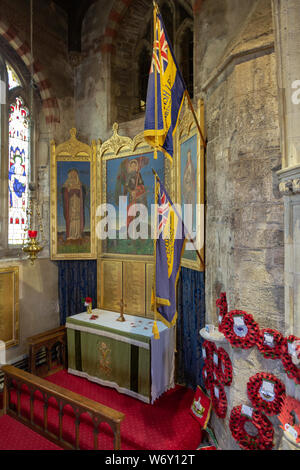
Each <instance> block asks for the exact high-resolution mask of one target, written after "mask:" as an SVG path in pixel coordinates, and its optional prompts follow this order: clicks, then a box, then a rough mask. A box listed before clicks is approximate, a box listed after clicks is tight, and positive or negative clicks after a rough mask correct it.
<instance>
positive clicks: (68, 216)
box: [62, 168, 85, 240]
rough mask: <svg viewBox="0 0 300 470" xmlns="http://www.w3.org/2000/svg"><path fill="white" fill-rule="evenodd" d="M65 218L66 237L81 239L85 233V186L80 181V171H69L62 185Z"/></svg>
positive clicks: (68, 238)
mask: <svg viewBox="0 0 300 470" xmlns="http://www.w3.org/2000/svg"><path fill="white" fill-rule="evenodd" d="M62 196H63V209H64V218H65V221H66V239H67V240H79V239H81V238H83V234H84V225H85V217H84V200H85V188H84V186H83V184H82V183H81V181H80V178H79V174H78V171H77V170H76V169H75V168H74V169H71V170H69V171H68V177H67V179H66V181H65V183H64V184H63V186H62Z"/></svg>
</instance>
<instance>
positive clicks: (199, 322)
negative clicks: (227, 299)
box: [177, 268, 205, 389]
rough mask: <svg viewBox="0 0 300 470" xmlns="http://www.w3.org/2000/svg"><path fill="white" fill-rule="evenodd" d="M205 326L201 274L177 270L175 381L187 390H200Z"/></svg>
mask: <svg viewBox="0 0 300 470" xmlns="http://www.w3.org/2000/svg"><path fill="white" fill-rule="evenodd" d="M204 326H205V292H204V273H203V272H199V271H194V270H192V269H187V268H181V272H180V277H179V281H178V321H177V351H178V352H177V382H178V383H180V384H184V385H186V386H187V387H189V388H193V389H196V387H197V385H201V386H202V387H204V384H203V379H202V374H201V372H202V367H203V365H204V360H203V359H202V343H203V339H202V337H201V336H200V334H199V330H200V329H201V328H203V327H204Z"/></svg>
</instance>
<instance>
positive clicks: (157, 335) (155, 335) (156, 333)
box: [152, 320, 160, 339]
mask: <svg viewBox="0 0 300 470" xmlns="http://www.w3.org/2000/svg"><path fill="white" fill-rule="evenodd" d="M152 333H153V334H154V339H159V338H160V336H159V331H158V326H157V323H156V320H154V323H153V328H152Z"/></svg>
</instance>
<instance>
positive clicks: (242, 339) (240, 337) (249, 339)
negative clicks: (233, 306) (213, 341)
mask: <svg viewBox="0 0 300 470" xmlns="http://www.w3.org/2000/svg"><path fill="white" fill-rule="evenodd" d="M222 333H223V334H224V336H225V337H226V339H227V340H228V341H229V342H230V344H231V345H232V346H233V347H235V348H243V349H249V348H252V347H253V346H255V344H256V342H257V337H258V333H259V327H258V324H257V323H256V321H255V320H254V319H253V317H252V315H250V314H249V313H247V312H244V311H243V310H231V312H228V313H227V315H226V316H225V318H224V320H223V323H222Z"/></svg>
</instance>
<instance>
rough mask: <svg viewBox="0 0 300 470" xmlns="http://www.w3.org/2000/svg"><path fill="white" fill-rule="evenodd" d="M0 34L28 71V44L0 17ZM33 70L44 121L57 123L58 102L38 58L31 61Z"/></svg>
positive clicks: (29, 61) (29, 59) (58, 119)
mask: <svg viewBox="0 0 300 470" xmlns="http://www.w3.org/2000/svg"><path fill="white" fill-rule="evenodd" d="M0 36H1V37H3V38H4V39H5V41H6V42H7V43H8V44H9V46H10V47H12V48H13V49H14V50H15V51H16V53H17V54H18V55H19V57H20V58H21V59H22V61H23V63H24V64H25V66H26V67H27V69H28V70H29V71H30V69H31V64H32V61H33V59H32V55H31V52H30V47H29V45H28V44H27V42H26V41H23V40H22V39H21V37H20V36H19V33H18V32H17V30H16V28H15V27H14V26H12V25H10V24H8V23H6V21H5V20H4V19H2V18H1V19H0ZM33 72H34V73H33V80H34V82H35V85H36V86H37V88H38V90H39V93H40V95H41V100H42V106H43V111H44V114H45V120H46V123H47V124H51V123H59V122H60V113H59V106H58V102H57V99H56V97H55V96H53V91H52V88H51V84H50V82H49V80H48V79H47V76H46V74H45V72H44V70H43V66H42V65H41V63H40V62H39V61H38V60H34V61H33Z"/></svg>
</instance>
